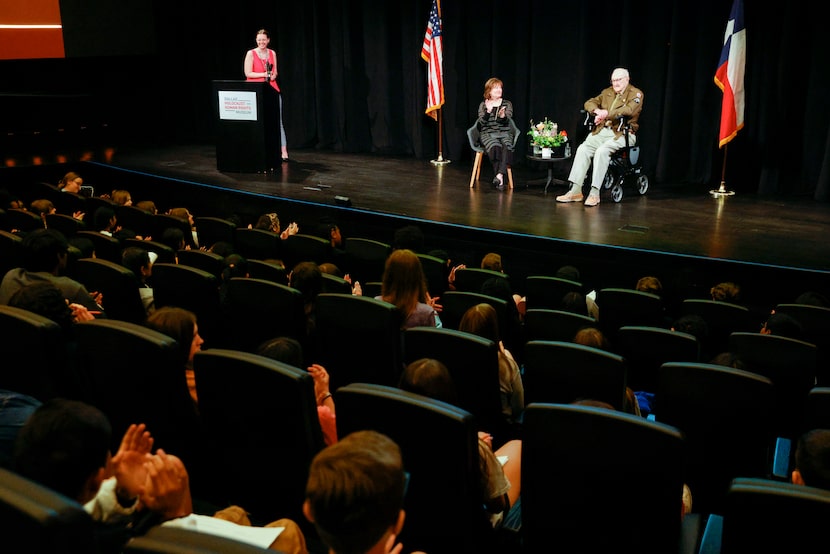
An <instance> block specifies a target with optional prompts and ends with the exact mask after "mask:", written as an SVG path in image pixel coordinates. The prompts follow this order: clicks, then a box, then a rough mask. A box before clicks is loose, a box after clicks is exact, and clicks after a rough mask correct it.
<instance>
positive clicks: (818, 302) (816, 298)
mask: <svg viewBox="0 0 830 554" xmlns="http://www.w3.org/2000/svg"><path fill="white" fill-rule="evenodd" d="M794 303H795V304H806V305H807V306H818V307H820V308H830V300H828V299H827V296H825V295H824V294H822V293H820V292H818V291H814V290H808V291H806V292H803V293H801V294H799V295H798V297H797V298H796V299H795V302H794Z"/></svg>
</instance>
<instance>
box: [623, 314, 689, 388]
mask: <svg viewBox="0 0 830 554" xmlns="http://www.w3.org/2000/svg"><path fill="white" fill-rule="evenodd" d="M613 350H614V351H615V352H617V353H618V354H619V355H620V356H622V357H623V358H625V362H626V366H627V367H628V386H629V387H631V388H632V389H633V390H635V391H648V392H654V391H656V390H657V379H658V375H659V372H660V367H661V366H662V365H663V364H664V363H666V362H699V361H702V360H701V359H700V344H699V343H698V340H697V338H695V336H694V335H690V334H688V333H683V332H680V331H672V330H671V329H664V328H662V327H649V326H646V325H624V326H622V327H620V328H619V329H618V330H617V340H616V342H615V343H614V345H613Z"/></svg>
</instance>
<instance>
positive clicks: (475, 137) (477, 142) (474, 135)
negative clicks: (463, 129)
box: [467, 118, 522, 189]
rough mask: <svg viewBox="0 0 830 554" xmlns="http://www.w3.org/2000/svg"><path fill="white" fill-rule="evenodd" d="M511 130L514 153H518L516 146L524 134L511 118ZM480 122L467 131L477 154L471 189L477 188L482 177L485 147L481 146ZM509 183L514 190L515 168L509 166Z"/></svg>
mask: <svg viewBox="0 0 830 554" xmlns="http://www.w3.org/2000/svg"><path fill="white" fill-rule="evenodd" d="M509 121H510V129H511V132H512V134H513V151H514V153H515V151H516V144H517V143H518V142H519V136H520V135H521V134H522V132H521V131H520V130H519V126H518V125H516V122H515V121H513V119H512V118H510V120H509ZM478 123H479V122H478V120H476V122H475V123H474V124H473V126H472V127H470V128H469V129H467V140H468V141H469V142H470V148H471V149H472V150H473V152H475V159H474V160H473V172H472V174H471V175H470V188H474V187H475V183H476V181H478V180H479V177H481V164H482V162H483V161H484V156H485V152H484V146H482V144H481V132H480V131H479V129H478ZM507 182H508V186H509V187H510V189H512V188H513V167H512V166H511V165H508V166H507Z"/></svg>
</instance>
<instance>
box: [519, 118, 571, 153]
mask: <svg viewBox="0 0 830 554" xmlns="http://www.w3.org/2000/svg"><path fill="white" fill-rule="evenodd" d="M527 136H529V137H530V143H531V144H533V145H535V146H538V147H540V148H557V147H559V146H562V145H563V144H565V143H566V142H568V133H566V132H565V131H564V130H562V131H559V126H558V125H557V124H556V123H554V122H553V121H549V120H548V118H547V117H546V118H545V120H544V121H540V122H539V123H536V124H534V123H533V120H532V119H531V120H530V130H529V131H528V132H527Z"/></svg>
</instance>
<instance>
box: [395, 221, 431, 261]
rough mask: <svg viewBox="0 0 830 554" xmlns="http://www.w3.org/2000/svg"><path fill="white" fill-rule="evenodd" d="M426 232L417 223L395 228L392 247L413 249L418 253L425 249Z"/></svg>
mask: <svg viewBox="0 0 830 554" xmlns="http://www.w3.org/2000/svg"><path fill="white" fill-rule="evenodd" d="M424 244H425V242H424V232H423V231H422V230H421V228H420V227H418V226H417V225H404V226H403V227H400V228H398V229H396V230H395V234H394V236H393V239H392V248H393V249H395V250H412V251H413V252H415V253H416V254H417V253H419V252H423V251H424Z"/></svg>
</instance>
